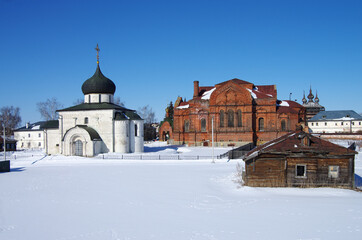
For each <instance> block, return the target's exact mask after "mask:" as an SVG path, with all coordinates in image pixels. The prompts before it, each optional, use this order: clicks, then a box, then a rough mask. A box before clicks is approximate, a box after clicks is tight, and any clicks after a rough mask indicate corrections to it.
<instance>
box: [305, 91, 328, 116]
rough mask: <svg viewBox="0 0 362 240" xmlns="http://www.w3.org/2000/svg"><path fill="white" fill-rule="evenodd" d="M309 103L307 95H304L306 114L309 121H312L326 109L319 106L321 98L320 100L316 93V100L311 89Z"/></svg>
mask: <svg viewBox="0 0 362 240" xmlns="http://www.w3.org/2000/svg"><path fill="white" fill-rule="evenodd" d="M307 97H308V101H307V99H306V98H305V94H304V93H303V99H302V102H303V104H302V105H303V107H305V112H306V118H307V120H309V119H311V118H312V117H313V116H315V115H316V114H318V113H319V112H320V111H324V110H325V108H324V107H323V106H322V105H320V104H319V98H318V94H317V93H316V97H315V98H314V95H313V93H312V88H310V90H309V94H308V96H307Z"/></svg>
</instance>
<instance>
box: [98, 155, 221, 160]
mask: <svg viewBox="0 0 362 240" xmlns="http://www.w3.org/2000/svg"><path fill="white" fill-rule="evenodd" d="M96 158H101V159H115V160H119V159H121V160H122V159H123V160H207V159H212V156H201V155H179V154H174V155H153V154H152V155H151V154H150V155H148V154H139V155H135V154H125V155H108V154H106V155H103V154H100V155H98V156H97V157H96ZM214 158H215V159H222V158H223V157H221V156H220V155H218V156H214Z"/></svg>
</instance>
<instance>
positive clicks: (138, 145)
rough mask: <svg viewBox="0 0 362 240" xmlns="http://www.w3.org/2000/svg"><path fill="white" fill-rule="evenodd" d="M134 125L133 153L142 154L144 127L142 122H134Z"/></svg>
mask: <svg viewBox="0 0 362 240" xmlns="http://www.w3.org/2000/svg"><path fill="white" fill-rule="evenodd" d="M133 122H134V124H135V125H137V130H138V133H137V136H135V137H134V139H135V140H134V141H135V143H134V145H135V146H134V152H143V151H144V126H143V120H134V121H133Z"/></svg>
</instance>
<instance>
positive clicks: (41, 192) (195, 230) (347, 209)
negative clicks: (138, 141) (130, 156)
mask: <svg viewBox="0 0 362 240" xmlns="http://www.w3.org/2000/svg"><path fill="white" fill-rule="evenodd" d="M146 151H147V153H145V154H146V155H147V154H150V155H152V154H156V155H157V154H162V155H171V154H189V155H200V156H201V155H202V156H211V148H186V147H181V148H179V147H176V146H170V147H168V146H165V145H163V144H160V143H153V144H151V145H148V146H147V147H146ZM225 151H227V149H222V148H218V149H215V155H219V154H221V153H223V152H225ZM16 154H17V157H16V159H14V160H12V162H11V168H12V171H11V172H10V173H1V174H0V189H1V190H0V239H1V240H2V239H4V240H13V239H19V240H20V239H37V240H39V239H47V240H48V239H50V240H53V239H54V240H68V239H69V240H70V239H81V240H99V239H112V240H116V239H122V240H123V239H130V240H131V239H141V240H145V239H157V240H160V239H167V240H169V239H172V240H177V239H180V240H181V239H182V240H184V239H195V240H204V239H205V240H206V239H210V240H214V239H219V240H225V239H362V204H361V203H362V193H360V192H355V191H351V190H345V189H331V188H316V189H298V188H250V187H239V186H238V184H237V183H235V182H234V181H233V180H234V179H235V173H236V164H237V161H235V160H232V161H230V162H227V160H226V159H223V160H217V161H216V163H215V164H213V163H211V159H205V160H119V159H118V160H112V159H102V158H101V157H98V158H82V157H64V156H47V157H44V156H43V154H42V153H41V152H22V153H16ZM356 173H357V174H359V175H360V176H362V154H359V155H358V157H357V159H356Z"/></svg>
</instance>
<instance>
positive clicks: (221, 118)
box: [220, 110, 224, 127]
mask: <svg viewBox="0 0 362 240" xmlns="http://www.w3.org/2000/svg"><path fill="white" fill-rule="evenodd" d="M220 127H224V110H220Z"/></svg>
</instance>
